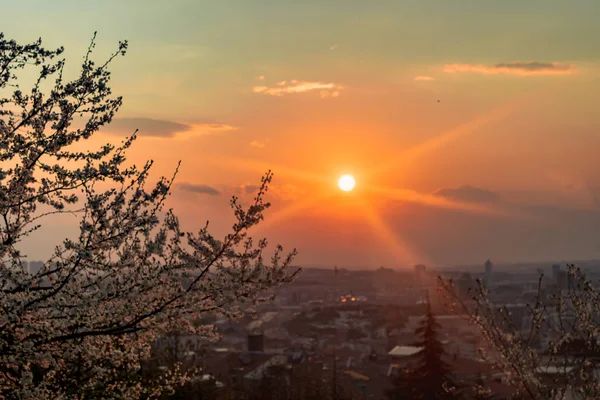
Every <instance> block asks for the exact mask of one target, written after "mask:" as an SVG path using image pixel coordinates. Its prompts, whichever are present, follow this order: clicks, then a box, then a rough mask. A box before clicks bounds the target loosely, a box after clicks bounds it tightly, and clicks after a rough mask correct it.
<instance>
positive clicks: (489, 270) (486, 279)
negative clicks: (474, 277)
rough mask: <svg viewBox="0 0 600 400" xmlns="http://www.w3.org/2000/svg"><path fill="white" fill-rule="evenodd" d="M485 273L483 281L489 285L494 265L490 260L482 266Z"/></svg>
mask: <svg viewBox="0 0 600 400" xmlns="http://www.w3.org/2000/svg"><path fill="white" fill-rule="evenodd" d="M484 268H485V272H484V275H483V281H484V282H485V283H486V284H490V283H491V282H492V273H493V270H494V264H493V263H492V261H491V260H487V261H486V262H485V264H484Z"/></svg>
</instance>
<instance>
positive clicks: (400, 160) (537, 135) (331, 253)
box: [0, 0, 600, 267]
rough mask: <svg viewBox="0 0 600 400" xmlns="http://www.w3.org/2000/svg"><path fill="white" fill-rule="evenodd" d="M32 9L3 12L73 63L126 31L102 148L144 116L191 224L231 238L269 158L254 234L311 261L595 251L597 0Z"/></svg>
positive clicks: (33, 250)
mask: <svg viewBox="0 0 600 400" xmlns="http://www.w3.org/2000/svg"><path fill="white" fill-rule="evenodd" d="M26 3H27V2H26ZM32 3H34V2H32ZM35 3H36V4H37V6H38V9H36V10H37V11H35V12H30V11H28V10H27V9H26V8H25V7H24V6H22V5H14V6H13V7H15V10H14V14H13V15H14V16H13V17H11V18H10V19H6V17H0V22H2V26H3V29H6V30H5V34H6V35H7V36H9V37H14V38H15V39H18V40H33V39H35V38H37V37H38V36H42V37H43V38H44V39H45V40H46V42H47V43H48V45H49V46H51V47H52V46H58V45H65V46H66V48H67V53H66V54H67V57H68V59H71V60H74V61H73V62H72V63H71V64H72V65H71V66H70V67H69V68H71V71H75V69H76V67H77V65H78V62H77V60H78V59H79V57H80V56H82V54H83V53H82V52H83V49H85V46H86V45H87V43H88V40H87V38H88V37H91V35H92V32H93V31H94V30H98V31H99V41H98V51H97V56H98V57H103V56H105V55H106V54H108V51H110V49H111V48H114V46H116V40H118V39H129V40H130V45H131V46H130V52H129V54H128V55H127V56H126V57H125V58H121V59H118V60H117V61H116V62H115V64H114V67H113V71H114V79H113V82H114V84H113V87H114V91H115V93H117V94H120V95H123V96H124V104H125V105H124V107H123V109H122V110H121V112H120V114H119V116H118V119H117V120H115V123H114V124H113V126H112V127H111V128H110V129H107V130H106V132H102V133H99V134H98V135H97V136H96V137H95V138H94V139H92V140H91V144H99V143H102V142H104V141H107V140H119V139H120V138H121V137H123V136H125V135H127V134H130V133H131V132H132V130H133V129H134V128H136V127H137V128H139V129H140V138H139V140H138V141H137V143H136V145H135V146H134V148H133V149H132V150H131V152H130V158H131V160H132V161H136V162H140V161H141V160H143V159H147V158H153V159H154V160H155V161H156V167H155V174H156V175H157V176H158V175H163V174H169V175H170V174H171V172H172V171H173V169H174V168H175V166H176V164H177V162H178V161H179V160H182V162H183V164H182V168H181V171H180V175H179V176H178V180H177V183H178V186H176V189H175V190H174V192H173V196H172V198H171V199H170V200H169V201H170V204H171V205H172V206H173V207H175V209H176V211H177V212H178V214H179V215H180V216H181V218H182V219H183V221H184V226H185V227H186V228H188V229H195V228H197V227H199V226H200V225H202V223H203V222H204V221H205V220H206V219H210V220H212V221H213V222H214V225H215V227H216V229H217V230H218V231H219V232H223V233H224V232H225V228H226V227H227V225H228V224H229V223H230V213H228V210H227V205H228V197H229V196H230V195H232V194H236V193H237V194H240V195H242V198H247V197H248V196H250V194H249V193H247V192H246V189H245V188H246V187H249V186H252V185H256V184H258V183H259V182H260V177H261V175H262V173H264V172H266V170H267V169H269V168H270V169H272V170H273V171H274V173H275V180H274V188H273V189H274V190H273V191H272V194H271V197H270V198H269V200H271V201H272V203H273V208H272V210H270V211H269V213H268V214H267V221H266V223H265V227H263V228H260V230H258V231H257V234H259V235H263V234H264V235H266V236H267V237H269V238H270V239H271V242H272V243H275V242H281V243H282V244H284V245H286V247H292V246H296V247H298V249H299V251H300V256H299V258H298V263H300V264H303V265H309V264H310V265H333V264H337V265H340V266H342V265H345V266H350V267H360V266H366V267H376V266H379V265H386V266H392V267H400V266H410V265H412V264H414V263H417V262H423V263H427V264H429V265H448V264H460V263H481V262H483V261H485V259H487V258H492V259H494V260H497V261H520V260H523V261H529V260H568V259H580V258H595V257H598V252H599V251H600V245H599V244H597V243H596V242H597V241H596V240H595V239H593V238H594V237H595V238H597V237H599V236H598V233H600V224H598V222H600V215H599V207H600V173H599V172H598V167H599V165H598V161H597V155H596V154H595V149H597V148H600V135H599V134H598V127H599V126H600V114H598V112H597V104H598V102H597V100H596V97H597V92H598V90H597V89H599V88H600V84H599V80H598V78H599V76H600V70H599V69H598V61H599V60H598V58H597V50H594V49H597V48H598V47H597V45H598V43H595V42H594V40H596V41H597V39H592V38H594V37H595V38H597V37H600V28H598V26H597V24H595V23H594V22H595V21H593V19H590V17H589V15H591V14H593V13H594V10H595V11H599V10H598V5H597V4H596V3H591V2H589V1H585V0H577V1H573V2H570V4H571V6H570V7H569V8H568V9H566V8H564V4H562V3H560V2H557V1H554V0H547V1H546V2H539V1H537V0H536V1H532V2H531V4H529V3H528V4H527V5H524V4H522V2H516V1H512V0H511V1H506V2H504V3H502V4H493V5H492V4H491V3H490V4H488V5H485V6H484V5H481V4H480V3H474V2H473V1H467V0H460V1H457V2H456V3H455V4H453V6H452V7H450V6H448V5H446V3H445V2H441V1H427V2H423V3H422V4H423V5H422V6H420V7H417V6H409V5H408V3H409V2H392V1H382V2H381V3H378V4H377V5H370V6H369V5H366V3H364V2H356V1H350V2H349V3H347V4H346V3H344V4H346V5H345V6H344V8H343V9H342V8H340V7H341V3H340V4H338V6H334V5H333V4H334V3H335V4H337V2H335V1H334V2H331V4H329V3H328V4H327V5H324V4H321V2H309V3H307V4H305V5H298V4H295V3H293V2H288V1H281V2H277V3H273V2H272V1H271V2H270V1H267V0H261V1H259V2H258V3H257V4H256V5H255V7H254V8H250V7H248V6H247V3H243V2H231V3H230V4H229V3H228V2H223V4H221V3H219V5H216V3H208V2H192V1H175V2H173V4H172V5H170V6H169V7H168V8H165V7H166V6H163V5H160V4H159V2H148V3H144V4H142V3H138V2H135V1H132V2H128V3H127V4H126V5H125V6H123V7H122V8H121V7H119V11H118V12H116V11H115V10H116V9H115V8H114V7H116V5H115V4H116V3H115V4H113V2H106V3H102V4H96V5H93V6H92V5H91V4H90V5H87V4H86V5H83V4H80V3H74V2H70V1H63V2H60V3H61V4H59V5H56V10H55V11H56V13H55V14H53V15H54V17H53V18H55V19H58V20H60V19H64V21H63V22H64V23H58V24H57V23H53V24H50V23H48V21H47V19H48V18H49V17H48V15H47V12H48V10H44V9H43V6H42V5H41V3H40V4H38V3H37V2H35ZM225 3H228V4H227V5H225ZM363 3H364V4H363ZM405 3H406V4H405ZM533 3H535V7H534V6H533ZM60 10H62V11H61V12H59V11H60ZM261 10H262V11H261ZM26 15H27V18H25V16H26ZM16 16H20V17H16ZM109 16H110V17H109ZM193 16H195V17H196V18H193ZM14 21H19V24H16V23H15V22H14ZM22 21H26V22H24V23H22ZM55 22H56V21H55ZM58 22H60V21H58ZM67 22H69V23H67ZM56 26H62V27H63V28H64V29H63V28H61V30H58V29H56ZM506 26H511V29H500V28H501V27H506ZM150 27H151V28H152V29H151V28H150ZM309 28H310V29H309ZM557 32H558V33H557ZM560 32H562V33H560ZM438 100H439V102H438ZM343 173H351V174H353V175H354V176H355V177H356V179H357V187H356V191H355V192H353V193H351V194H343V193H341V192H340V191H339V190H337V188H336V186H335V185H336V181H337V178H338V177H339V176H340V175H341V174H343ZM465 187H466V188H465ZM459 188H462V189H459ZM457 189H459V190H457ZM269 218H271V219H272V220H270V219H269ZM74 226H75V225H74V223H73V221H67V220H60V221H58V220H57V221H56V222H55V225H54V226H52V227H46V228H44V229H42V231H41V232H40V233H38V234H37V237H36V238H33V239H32V242H31V244H28V245H27V246H28V247H27V251H28V253H29V254H30V255H31V257H33V258H36V257H44V254H47V253H48V251H50V250H51V249H52V247H53V246H54V244H55V243H51V241H48V240H47V238H48V237H50V235H54V234H55V233H56V232H60V233H61V234H66V233H69V232H72V229H73V227H74Z"/></svg>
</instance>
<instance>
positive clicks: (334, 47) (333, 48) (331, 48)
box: [329, 44, 338, 51]
mask: <svg viewBox="0 0 600 400" xmlns="http://www.w3.org/2000/svg"><path fill="white" fill-rule="evenodd" d="M337 48H338V45H337V44H334V45H333V46H331V47H330V48H329V50H331V51H333V50H335V49H337Z"/></svg>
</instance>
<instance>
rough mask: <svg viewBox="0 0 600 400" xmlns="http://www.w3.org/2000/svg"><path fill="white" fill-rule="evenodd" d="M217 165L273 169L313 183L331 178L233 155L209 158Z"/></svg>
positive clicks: (261, 170)
mask: <svg viewBox="0 0 600 400" xmlns="http://www.w3.org/2000/svg"><path fill="white" fill-rule="evenodd" d="M208 161H209V162H212V163H213V164H215V165H219V166H222V167H225V168H234V169H239V170H244V171H248V170H251V171H256V172H259V173H265V172H267V171H269V170H271V171H273V172H274V173H275V174H276V175H277V176H285V177H288V178H294V179H299V180H302V181H307V182H311V183H326V184H330V183H331V182H330V179H329V178H327V177H326V176H324V175H322V174H315V173H311V172H307V171H302V170H299V169H295V168H289V167H285V166H283V165H273V164H270V163H266V162H263V161H257V160H249V159H240V158H233V157H219V158H211V159H208Z"/></svg>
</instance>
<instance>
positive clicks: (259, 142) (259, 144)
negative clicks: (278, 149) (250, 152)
mask: <svg viewBox="0 0 600 400" xmlns="http://www.w3.org/2000/svg"><path fill="white" fill-rule="evenodd" d="M267 143H269V139H268V138H267V139H257V140H253V141H251V142H250V146H252V147H257V148H259V149H262V148H264V147H265V146H266V145H267Z"/></svg>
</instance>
